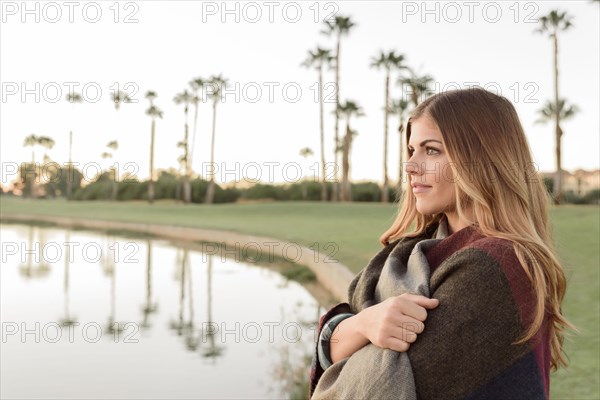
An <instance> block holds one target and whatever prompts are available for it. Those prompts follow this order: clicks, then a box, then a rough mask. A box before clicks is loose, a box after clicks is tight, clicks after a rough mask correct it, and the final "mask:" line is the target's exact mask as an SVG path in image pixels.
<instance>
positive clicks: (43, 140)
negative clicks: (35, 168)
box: [38, 136, 56, 163]
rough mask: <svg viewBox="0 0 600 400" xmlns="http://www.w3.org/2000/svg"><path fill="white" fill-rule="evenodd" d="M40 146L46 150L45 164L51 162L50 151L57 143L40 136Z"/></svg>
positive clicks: (47, 137)
mask: <svg viewBox="0 0 600 400" xmlns="http://www.w3.org/2000/svg"><path fill="white" fill-rule="evenodd" d="M38 144H39V145H40V146H42V147H43V148H44V149H45V151H44V163H47V162H48V161H49V157H48V150H52V148H53V147H54V145H55V144H56V142H55V141H54V139H52V138H51V137H49V136H40V137H38Z"/></svg>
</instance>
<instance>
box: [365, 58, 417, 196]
mask: <svg viewBox="0 0 600 400" xmlns="http://www.w3.org/2000/svg"><path fill="white" fill-rule="evenodd" d="M371 67H374V68H378V69H379V68H383V69H385V102H384V106H383V114H384V124H383V127H384V128H383V187H382V189H381V193H382V195H381V201H382V202H383V203H387V202H389V196H388V185H389V178H388V166H387V164H388V114H389V108H390V74H391V71H392V69H396V70H403V69H408V67H407V66H406V65H405V64H404V55H402V54H396V52H395V51H390V52H389V53H385V52H383V51H380V52H379V54H378V56H377V57H374V58H373V59H372V60H371Z"/></svg>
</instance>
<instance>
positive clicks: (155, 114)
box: [146, 90, 163, 204]
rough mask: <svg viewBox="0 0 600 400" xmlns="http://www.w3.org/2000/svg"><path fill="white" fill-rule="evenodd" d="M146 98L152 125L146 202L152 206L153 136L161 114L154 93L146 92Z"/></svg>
mask: <svg viewBox="0 0 600 400" xmlns="http://www.w3.org/2000/svg"><path fill="white" fill-rule="evenodd" d="M146 98H147V99H148V101H149V102H150V106H149V107H148V109H147V110H146V115H149V116H150V118H152V125H151V126H150V180H149V181H148V202H149V203H150V204H152V203H153V202H154V182H155V181H154V135H155V131H156V118H162V116H163V112H162V111H161V110H160V109H159V108H158V107H156V106H155V105H154V99H155V98H156V92H153V91H151V90H150V91H148V92H146Z"/></svg>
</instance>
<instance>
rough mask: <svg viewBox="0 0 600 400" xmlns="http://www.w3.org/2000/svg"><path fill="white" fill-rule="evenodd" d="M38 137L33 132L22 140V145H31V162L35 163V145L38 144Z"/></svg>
mask: <svg viewBox="0 0 600 400" xmlns="http://www.w3.org/2000/svg"><path fill="white" fill-rule="evenodd" d="M39 143H40V142H39V138H38V137H37V136H36V135H35V134H33V133H32V134H31V135H29V136H27V137H26V138H25V140H24V141H23V147H31V164H32V165H35V146H37V145H38V144H39Z"/></svg>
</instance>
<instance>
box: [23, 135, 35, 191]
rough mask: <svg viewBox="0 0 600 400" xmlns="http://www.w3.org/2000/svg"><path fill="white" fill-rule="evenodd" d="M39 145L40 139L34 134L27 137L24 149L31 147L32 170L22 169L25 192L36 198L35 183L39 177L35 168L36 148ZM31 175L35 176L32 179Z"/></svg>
mask: <svg viewBox="0 0 600 400" xmlns="http://www.w3.org/2000/svg"><path fill="white" fill-rule="evenodd" d="M39 144H40V139H39V137H38V136H36V135H35V134H33V133H32V134H31V135H29V136H27V137H26V138H25V140H24V141H23V147H31V169H29V168H27V167H25V169H23V166H22V167H21V181H22V182H23V183H24V184H25V187H26V188H27V189H26V190H25V192H26V193H28V195H29V196H30V197H34V187H35V181H36V179H37V176H38V175H37V171H36V167H35V146H37V145H39ZM31 175H33V177H31Z"/></svg>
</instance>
